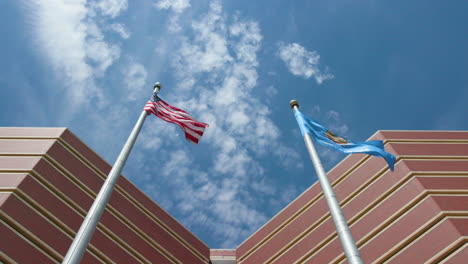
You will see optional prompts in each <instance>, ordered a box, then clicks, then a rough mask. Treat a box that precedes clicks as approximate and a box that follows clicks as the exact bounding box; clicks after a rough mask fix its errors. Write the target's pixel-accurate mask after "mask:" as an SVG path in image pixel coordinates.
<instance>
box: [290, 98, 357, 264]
mask: <svg viewBox="0 0 468 264" xmlns="http://www.w3.org/2000/svg"><path fill="white" fill-rule="evenodd" d="M289 105H290V106H291V108H292V109H294V111H297V110H299V103H298V102H297V101H296V100H291V102H290V103H289ZM304 142H305V145H306V147H307V150H308V151H309V155H310V159H311V160H312V163H313V165H314V168H315V172H316V173H317V177H318V180H319V182H320V185H321V186H322V190H323V194H324V196H325V200H326V201H327V204H328V209H329V210H330V214H331V216H332V219H333V222H334V223H335V228H336V231H337V233H338V237H339V238H340V241H341V246H342V247H343V250H344V253H345V255H346V258H347V259H348V262H349V263H350V264H362V263H363V262H362V259H361V255H360V254H359V251H358V249H357V246H356V243H355V242H354V239H353V236H352V234H351V231H350V230H349V227H348V224H347V222H346V219H345V217H344V215H343V212H342V211H341V208H340V204H339V203H338V200H337V199H336V195H335V192H334V191H333V188H332V186H331V184H330V181H329V180H328V177H327V174H326V173H325V170H324V169H323V166H322V162H321V161H320V157H319V155H318V154H317V151H316V150H315V147H314V143H313V141H312V139H311V137H310V135H309V134H308V133H306V134H305V135H304Z"/></svg>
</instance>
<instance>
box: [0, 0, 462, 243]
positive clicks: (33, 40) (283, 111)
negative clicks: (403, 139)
mask: <svg viewBox="0 0 468 264" xmlns="http://www.w3.org/2000/svg"><path fill="white" fill-rule="evenodd" d="M466 10H468V2H466V1H462V0H453V1H422V0H416V1H399V0H398V1H373V0H354V1H349V0H344V1H343V0H340V1H337V0H329V1H274V0H262V1H245V0H235V1H234V0H230V1H216V0H212V1H208V0H206V1H205V0H198V1H190V0H173V1H170V0H152V1H146V0H145V1H143V0H142V1H127V0H101V1H86V0H69V1H63V0H44V1H39V0H31V1H17V0H4V1H2V2H1V3H0V17H1V18H0V21H1V23H0V34H1V36H2V41H1V43H0V52H1V60H0V105H1V111H0V124H1V125H2V126H31V127H36V126H39V127H42V126H45V127H50V126H57V127H68V128H70V129H71V130H72V131H73V132H74V133H75V134H76V135H77V136H78V137H80V138H81V139H82V140H83V141H84V142H86V143H87V144H88V145H89V146H90V147H92V148H93V149H94V150H95V151H96V152H97V153H98V154H100V155H101V156H102V157H104V158H105V159H106V160H107V161H108V162H109V163H113V162H114V160H115V158H116V157H117V155H118V153H119V151H120V148H121V146H122V145H123V144H124V142H125V140H126V138H127V136H128V134H129V132H130V130H131V128H132V127H133V125H134V124H135V121H136V119H137V118H138V116H139V114H140V112H141V110H142V107H143V106H144V104H145V102H146V101H147V99H148V98H149V96H150V95H151V90H152V86H153V84H154V82H156V81H159V82H161V83H162V85H163V89H162V91H161V92H160V96H161V97H162V98H163V99H165V100H166V101H167V102H169V103H171V104H172V105H175V106H177V107H180V108H183V109H185V110H187V111H188V112H190V113H191V114H192V115H193V116H194V117H196V118H197V119H198V120H200V121H203V122H207V123H209V124H210V127H209V128H208V129H207V130H206V132H205V135H204V136H203V138H202V140H201V143H200V144H199V145H198V146H194V145H192V144H190V143H188V142H187V141H185V139H184V138H183V133H182V132H181V131H180V130H179V128H178V127H176V126H175V125H173V124H168V123H164V122H163V121H161V120H158V119H157V118H156V117H154V116H152V117H149V118H147V121H146V123H145V125H144V127H143V130H142V132H141V135H140V136H139V138H138V140H137V144H136V146H135V148H134V150H133V152H132V155H131V157H130V158H129V160H128V162H127V165H126V167H125V169H124V174H125V176H126V177H127V178H129V179H130V180H131V181H132V182H133V183H135V184H136V185H137V186H138V187H140V188H141V189H142V190H143V191H144V192H145V193H146V194H147V195H149V196H150V197H151V198H153V199H154V200H155V201H156V202H157V203H159V204H160V205H161V206H162V207H163V208H165V209H166V210H167V211H168V212H169V213H170V214H172V215H173V216H175V217H176V218H177V219H178V220H179V221H180V222H182V223H183V224H184V225H185V226H187V227H188V228H189V229H190V230H191V231H192V232H193V233H195V234H196V235H197V236H198V237H200V238H201V239H202V240H203V241H204V242H205V243H206V244H207V245H209V246H210V247H211V248H234V247H236V246H237V245H238V244H239V243H241V242H242V241H243V240H245V239H246V238H247V237H248V236H249V235H251V234H252V233H253V232H254V231H255V230H257V229H258V228H259V227H260V226H261V225H263V224H264V223H265V222H266V221H267V220H268V219H270V218H271V217H272V216H273V215H275V214H276V213H277V212H278V211H279V210H281V209H282V208H283V207H284V206H285V205H287V204H288V203H289V202H290V201H291V200H293V199H294V198H295V197H297V195H299V194H300V193H302V192H303V191H304V190H305V189H306V188H308V187H309V186H310V185H311V184H313V183H314V182H315V181H316V177H315V173H314V172H313V168H312V166H311V164H310V162H309V159H308V154H307V152H306V149H305V146H304V144H303V141H302V137H301V135H300V132H299V129H298V127H297V124H296V123H295V120H294V117H293V114H292V112H291V110H290V108H289V105H288V103H289V101H290V100H291V99H298V100H299V102H300V104H301V110H302V112H304V113H306V114H308V115H309V116H311V117H313V118H315V119H316V120H318V121H320V122H322V123H323V124H325V125H327V126H329V127H330V128H331V129H332V130H334V131H335V132H337V133H338V134H341V135H343V136H347V137H349V138H350V139H353V140H355V141H362V140H366V139H367V138H368V137H370V136H371V135H372V134H373V133H374V132H375V131H376V130H379V129H391V130H401V129H403V130H407V129H408V130H416V129H417V130H468V107H467V104H466V102H468V74H467V69H468V49H467V47H468V27H467V25H468V19H467V18H466ZM319 151H320V154H321V156H322V160H323V162H324V164H325V167H326V168H327V169H330V168H332V167H333V166H334V165H335V164H336V163H338V162H339V161H340V160H341V159H342V158H343V157H344V156H343V155H342V154H339V153H336V152H334V150H331V149H325V148H322V147H319Z"/></svg>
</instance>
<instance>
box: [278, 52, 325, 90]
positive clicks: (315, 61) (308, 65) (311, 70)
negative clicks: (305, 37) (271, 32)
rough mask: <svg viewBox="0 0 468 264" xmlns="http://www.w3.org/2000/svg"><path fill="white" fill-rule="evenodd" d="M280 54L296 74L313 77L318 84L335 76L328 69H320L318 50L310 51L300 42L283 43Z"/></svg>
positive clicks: (289, 68) (307, 77)
mask: <svg viewBox="0 0 468 264" xmlns="http://www.w3.org/2000/svg"><path fill="white" fill-rule="evenodd" d="M278 55H279V57H280V58H281V59H282V60H283V62H284V63H285V64H286V67H288V70H289V71H290V72H291V73H292V74H294V75H296V76H301V77H303V78H305V79H310V78H312V77H313V78H315V80H316V81H317V83H318V84H321V83H323V81H325V80H328V79H332V78H333V75H332V74H330V73H328V71H327V70H325V71H322V70H320V68H319V63H320V55H319V54H318V53H317V52H316V51H308V50H307V49H306V48H304V47H303V46H301V45H299V44H298V43H291V44H287V45H285V44H284V43H281V44H280V46H279V50H278Z"/></svg>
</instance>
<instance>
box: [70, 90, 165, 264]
mask: <svg viewBox="0 0 468 264" xmlns="http://www.w3.org/2000/svg"><path fill="white" fill-rule="evenodd" d="M160 89H161V84H160V83H159V82H157V83H156V84H155V85H154V90H153V93H158V92H159V90H160ZM147 115H148V113H147V112H146V111H145V110H143V111H142V112H141V114H140V117H139V118H138V121H137V122H136V124H135V126H134V127H133V130H132V132H131V133H130V136H129V137H128V139H127V142H126V143H125V145H124V146H123V148H122V150H121V151H120V154H119V156H118V157H117V160H116V161H115V163H114V166H113V167H112V169H111V171H110V172H109V175H108V176H107V179H106V181H105V182H104V184H103V185H102V187H101V190H100V191H99V194H98V195H97V196H96V200H94V202H93V205H92V206H91V209H89V211H88V214H87V215H86V218H85V219H84V221H83V223H82V224H81V227H80V229H79V230H78V233H77V234H76V236H75V239H74V240H73V243H72V245H71V246H70V248H69V249H68V252H67V255H66V256H65V258H64V259H63V262H62V263H63V264H65V263H66V264H79V263H80V260H81V258H82V257H83V254H84V252H85V251H86V248H87V247H88V243H89V241H90V240H91V237H92V236H93V233H94V230H96V226H97V224H98V222H99V219H100V218H101V216H102V213H103V212H104V210H105V208H106V204H107V201H108V200H109V198H110V196H111V194H112V191H113V190H114V186H115V184H116V183H117V180H118V179H119V176H120V172H121V171H122V168H123V166H124V165H125V162H126V161H127V158H128V156H129V154H130V151H131V150H132V148H133V145H134V144H135V141H136V138H137V136H138V134H139V133H140V130H141V127H142V126H143V123H144V122H145V118H146V116H147Z"/></svg>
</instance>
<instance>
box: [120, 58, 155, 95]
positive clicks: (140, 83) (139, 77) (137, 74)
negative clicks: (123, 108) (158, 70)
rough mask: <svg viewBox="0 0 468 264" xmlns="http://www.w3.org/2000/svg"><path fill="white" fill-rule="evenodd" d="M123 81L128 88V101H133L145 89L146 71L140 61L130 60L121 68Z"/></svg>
mask: <svg viewBox="0 0 468 264" xmlns="http://www.w3.org/2000/svg"><path fill="white" fill-rule="evenodd" d="M123 73H124V76H125V77H124V81H125V85H126V88H127V89H128V92H127V96H128V99H129V100H130V101H134V100H136V99H137V98H139V96H140V95H141V94H142V93H143V92H144V91H145V90H147V91H149V90H148V89H145V88H147V87H145V84H146V79H147V77H148V72H147V71H146V69H145V67H144V66H143V65H141V64H140V63H137V62H134V61H131V62H130V63H129V64H127V65H126V67H125V69H124V70H123Z"/></svg>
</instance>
